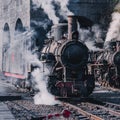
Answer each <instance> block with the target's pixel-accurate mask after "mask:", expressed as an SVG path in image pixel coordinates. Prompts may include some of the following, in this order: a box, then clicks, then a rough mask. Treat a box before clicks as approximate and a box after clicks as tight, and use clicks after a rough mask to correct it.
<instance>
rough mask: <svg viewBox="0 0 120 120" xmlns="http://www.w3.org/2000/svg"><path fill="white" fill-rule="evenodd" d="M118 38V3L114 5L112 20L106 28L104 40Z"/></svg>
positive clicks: (119, 35) (119, 6)
mask: <svg viewBox="0 0 120 120" xmlns="http://www.w3.org/2000/svg"><path fill="white" fill-rule="evenodd" d="M114 39H115V40H120V3H119V4H117V5H116V7H115V9H114V13H113V14H112V21H111V23H110V27H109V29H108V32H107V35H106V40H105V42H108V41H111V40H114Z"/></svg>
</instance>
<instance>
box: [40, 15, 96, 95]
mask: <svg viewBox="0 0 120 120" xmlns="http://www.w3.org/2000/svg"><path fill="white" fill-rule="evenodd" d="M77 20H78V18H77V16H69V17H68V24H66V23H60V24H58V25H54V26H53V27H52V30H51V31H52V32H51V35H50V36H49V39H48V40H46V41H45V45H44V48H43V50H42V52H41V61H43V65H46V66H48V67H49V70H50V75H49V80H48V89H49V90H50V92H51V93H52V94H54V95H57V96H62V97H68V96H74V95H75V96H76V95H80V96H87V95H89V94H90V93H92V91H93V89H94V86H95V85H94V75H93V74H89V73H88V68H87V64H88V56H89V55H88V54H89V51H88V48H87V47H86V45H84V44H83V43H82V42H80V40H79V33H78V31H77V24H78V22H77Z"/></svg>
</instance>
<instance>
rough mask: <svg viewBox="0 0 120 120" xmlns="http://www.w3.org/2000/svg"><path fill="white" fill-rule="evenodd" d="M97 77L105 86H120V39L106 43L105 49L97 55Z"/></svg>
mask: <svg viewBox="0 0 120 120" xmlns="http://www.w3.org/2000/svg"><path fill="white" fill-rule="evenodd" d="M96 63H97V64H96V65H95V67H94V73H95V78H96V80H97V81H98V82H100V83H101V85H103V86H110V87H115V88H120V41H115V40H113V41H109V42H106V43H105V49H104V51H103V52H102V53H101V54H100V55H99V56H98V57H97V60H96Z"/></svg>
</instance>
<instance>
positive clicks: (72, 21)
mask: <svg viewBox="0 0 120 120" xmlns="http://www.w3.org/2000/svg"><path fill="white" fill-rule="evenodd" d="M75 31H77V17H76V16H68V39H69V40H72V33H73V32H75Z"/></svg>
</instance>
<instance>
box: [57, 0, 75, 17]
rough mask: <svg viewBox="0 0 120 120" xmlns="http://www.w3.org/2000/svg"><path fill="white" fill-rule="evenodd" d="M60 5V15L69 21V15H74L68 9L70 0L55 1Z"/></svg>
mask: <svg viewBox="0 0 120 120" xmlns="http://www.w3.org/2000/svg"><path fill="white" fill-rule="evenodd" d="M55 1H57V2H58V3H59V4H60V14H61V15H62V16H63V17H64V18H65V19H67V16H68V15H73V13H72V12H71V11H70V10H69V9H68V7H67V5H68V3H69V0H64V2H62V1H61V0H55Z"/></svg>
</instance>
